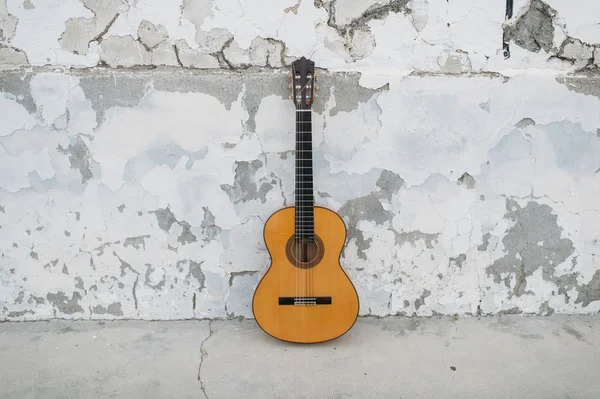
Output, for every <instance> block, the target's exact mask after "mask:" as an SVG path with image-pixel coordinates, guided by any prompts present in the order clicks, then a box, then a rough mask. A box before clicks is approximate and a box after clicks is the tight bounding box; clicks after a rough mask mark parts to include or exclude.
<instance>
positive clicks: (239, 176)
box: [221, 159, 273, 204]
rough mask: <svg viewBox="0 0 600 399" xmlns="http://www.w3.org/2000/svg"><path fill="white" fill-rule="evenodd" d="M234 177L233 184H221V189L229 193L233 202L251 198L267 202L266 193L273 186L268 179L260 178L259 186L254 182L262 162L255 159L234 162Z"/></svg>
mask: <svg viewBox="0 0 600 399" xmlns="http://www.w3.org/2000/svg"><path fill="white" fill-rule="evenodd" d="M235 164H236V168H235V179H234V183H233V186H231V185H229V184H223V185H221V189H222V190H223V191H225V192H226V193H227V195H229V198H231V202H233V203H234V204H237V203H240V202H246V201H252V200H258V199H259V200H260V201H261V202H262V203H263V204H264V203H265V202H267V197H266V195H267V193H268V192H269V191H270V190H271V189H272V188H273V184H272V183H271V182H270V180H265V179H260V180H259V182H258V183H259V184H260V183H261V185H260V187H258V184H257V183H256V181H255V180H256V179H255V178H256V172H257V171H258V170H259V169H260V168H262V166H263V162H262V161H261V160H259V159H256V160H254V161H252V162H246V161H239V162H236V163H235Z"/></svg>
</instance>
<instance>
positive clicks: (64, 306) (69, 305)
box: [46, 291, 84, 314]
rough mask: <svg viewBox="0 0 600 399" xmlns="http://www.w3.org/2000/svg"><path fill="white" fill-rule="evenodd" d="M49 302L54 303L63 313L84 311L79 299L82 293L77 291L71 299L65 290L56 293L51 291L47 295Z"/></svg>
mask: <svg viewBox="0 0 600 399" xmlns="http://www.w3.org/2000/svg"><path fill="white" fill-rule="evenodd" d="M46 298H47V299H48V302H50V303H51V304H52V305H54V306H55V307H56V308H57V309H58V310H59V311H60V312H61V313H64V314H75V313H84V310H83V308H82V307H81V306H80V305H79V301H80V300H81V299H82V297H81V294H80V293H79V292H77V291H75V292H73V295H72V296H71V299H69V297H68V296H66V295H65V293H64V292H62V291H58V292H56V293H49V294H48V295H46Z"/></svg>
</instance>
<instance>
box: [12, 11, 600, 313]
mask: <svg viewBox="0 0 600 399" xmlns="http://www.w3.org/2000/svg"><path fill="white" fill-rule="evenodd" d="M585 4H586V5H585V6H582V7H578V8H577V9H575V8H572V7H569V2H567V1H566V0H548V1H544V2H542V1H540V0H521V1H515V2H514V10H511V12H510V13H508V14H510V18H508V19H506V20H505V15H506V14H507V10H506V9H505V4H503V2H499V1H491V0H486V1H484V2H481V1H477V2H476V1H474V0H469V1H462V2H452V1H450V2H448V1H445V0H439V1H433V0H411V1H408V0H393V1H375V0H363V1H360V2H357V1H352V2H351V1H344V0H334V1H330V2H325V1H314V2H313V1H306V0H305V1H296V0H293V1H284V2H281V1H277V2H275V1H261V2H252V3H250V2H245V1H241V2H234V3H232V2H226V1H221V0H214V1H213V0H183V1H180V2H158V1H127V0H111V1H102V2H100V1H95V0H81V1H80V0H68V1H58V0H52V1H44V2H41V1H36V0H27V1H22V0H14V1H13V0H0V69H2V71H1V72H0V121H1V123H0V320H4V319H7V320H39V319H48V318H53V317H60V318H93V319H94V318H95V319H106V318H143V319H181V318H218V317H251V310H250V301H251V297H252V293H253V290H254V288H255V286H256V284H257V282H258V280H259V279H260V277H261V275H262V274H263V273H264V271H265V269H266V267H267V265H268V253H267V251H266V248H265V246H264V242H263V239H262V228H263V225H264V222H265V220H266V219H267V218H268V217H269V215H270V214H271V213H273V212H274V211H275V210H277V209H279V208H280V207H282V206H284V205H290V204H293V187H294V186H293V185H294V169H293V168H294V152H293V151H292V149H293V138H294V135H293V129H294V123H293V105H292V103H291V102H290V100H289V99H288V98H287V96H288V88H287V85H288V82H287V74H288V69H287V66H289V63H290V62H291V61H292V60H294V59H296V58H297V57H299V56H302V55H305V56H310V57H311V58H312V59H314V60H315V61H316V63H317V66H318V67H320V68H321V71H320V84H319V87H320V92H319V97H318V99H317V102H316V103H315V104H314V111H315V113H314V116H313V120H314V124H315V128H314V147H315V153H314V157H315V159H314V164H315V188H316V190H315V195H316V201H317V202H318V203H319V204H322V205H325V206H328V207H330V208H332V209H334V210H336V211H338V212H339V213H340V214H341V215H342V216H343V218H344V220H345V222H346V226H347V228H348V240H347V246H346V249H345V251H344V254H343V257H342V263H343V265H344V267H345V269H346V270H347V272H348V273H349V275H350V277H351V278H352V280H353V281H354V283H355V285H356V287H357V290H358V292H359V297H360V303H361V308H360V313H361V315H376V316H384V315H391V314H400V315H409V316H410V315H420V316H426V315H432V314H461V315H477V314H501V313H534V314H551V313H595V312H598V311H599V310H600V260H598V253H599V251H600V243H599V238H600V75H599V74H598V71H597V68H598V66H599V65H600V61H599V60H600V25H598V24H597V22H596V20H594V15H598V13H594V12H593V9H596V11H600V9H598V7H599V6H598V4H596V2H592V1H586V2H585Z"/></svg>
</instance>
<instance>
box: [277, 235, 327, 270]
mask: <svg viewBox="0 0 600 399" xmlns="http://www.w3.org/2000/svg"><path fill="white" fill-rule="evenodd" d="M324 249H325V248H324V247H323V241H321V238H320V237H319V236H317V235H315V238H314V239H312V238H301V239H296V236H295V235H293V236H291V237H290V239H289V240H288V242H287V245H286V248H285V252H286V255H287V258H288V260H289V261H290V263H291V264H292V265H294V266H296V267H298V268H301V269H310V268H311V267H315V266H316V265H318V264H319V262H321V260H322V259H323V255H324V252H325V251H324Z"/></svg>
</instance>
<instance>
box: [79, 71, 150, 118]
mask: <svg viewBox="0 0 600 399" xmlns="http://www.w3.org/2000/svg"><path fill="white" fill-rule="evenodd" d="M146 83H147V79H144V78H142V77H140V76H135V75H129V74H123V73H118V74H112V75H108V74H104V73H102V74H100V73H99V74H94V75H89V76H83V77H81V79H80V81H79V86H80V87H81V88H82V89H83V92H84V93H85V97H86V98H87V99H88V100H90V102H91V103H92V108H93V109H94V110H95V111H96V122H97V126H98V127H100V125H101V124H102V122H104V119H105V114H106V111H108V110H109V109H110V108H111V107H115V106H118V107H135V106H136V105H138V104H139V102H140V100H141V99H142V97H143V96H144V94H145V86H146Z"/></svg>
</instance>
